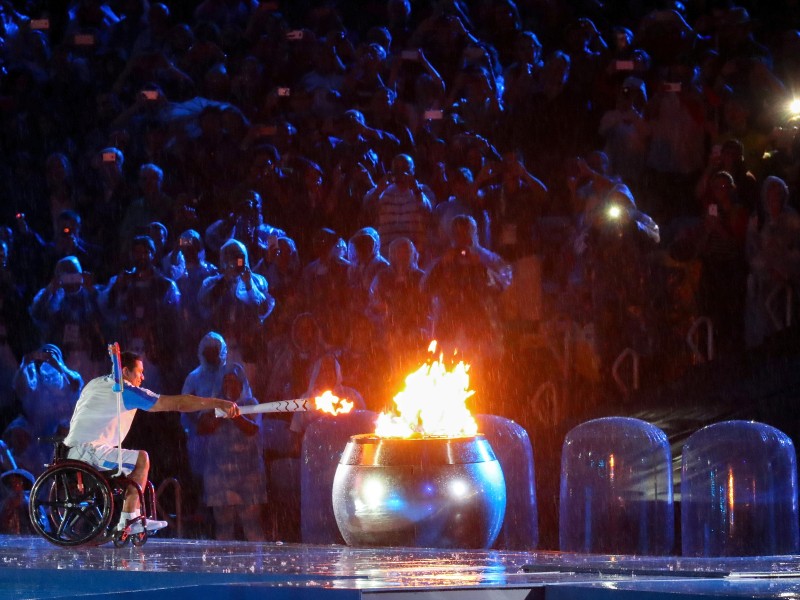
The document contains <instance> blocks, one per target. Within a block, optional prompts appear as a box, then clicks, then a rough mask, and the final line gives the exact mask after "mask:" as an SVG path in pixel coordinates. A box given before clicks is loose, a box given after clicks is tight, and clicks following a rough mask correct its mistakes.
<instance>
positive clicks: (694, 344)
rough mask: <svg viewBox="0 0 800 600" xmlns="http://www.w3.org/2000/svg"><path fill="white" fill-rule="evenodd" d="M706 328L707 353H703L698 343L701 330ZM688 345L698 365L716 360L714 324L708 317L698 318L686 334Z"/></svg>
mask: <svg viewBox="0 0 800 600" xmlns="http://www.w3.org/2000/svg"><path fill="white" fill-rule="evenodd" d="M703 326H705V328H706V347H705V353H703V352H701V350H700V345H699V341H698V337H699V333H698V332H699V331H700V328H701V327H703ZM686 343H687V344H688V346H689V350H691V351H692V358H694V359H695V360H696V361H697V362H698V363H705V362H710V361H712V360H714V323H712V322H711V319H709V318H708V317H697V318H696V319H695V320H694V322H693V323H692V325H691V326H690V327H689V332H688V333H687V334H686Z"/></svg>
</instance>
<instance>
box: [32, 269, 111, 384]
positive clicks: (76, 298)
mask: <svg viewBox="0 0 800 600" xmlns="http://www.w3.org/2000/svg"><path fill="white" fill-rule="evenodd" d="M30 312H31V316H32V317H33V319H34V323H35V324H36V326H37V327H38V329H39V332H40V334H41V337H42V339H45V340H50V341H51V342H53V343H55V344H57V345H58V346H59V347H60V348H61V349H62V350H63V353H64V355H65V357H66V360H65V362H66V364H67V365H68V366H69V367H70V368H71V369H73V370H75V371H78V372H79V373H81V375H83V376H84V377H86V378H87V379H91V378H93V377H95V376H97V375H99V373H100V370H101V369H102V364H101V361H102V358H103V331H102V329H103V318H102V315H101V313H100V308H99V306H98V304H97V289H96V288H95V286H94V279H93V277H92V274H91V273H84V272H83V269H82V267H81V263H80V261H79V260H78V258H77V257H75V256H67V257H65V258H62V259H61V260H59V261H58V263H57V264H56V266H55V270H54V274H53V278H52V279H51V280H50V283H48V284H47V286H46V287H44V288H42V289H41V290H39V293H37V294H36V297H35V298H34V299H33V304H32V305H31V310H30Z"/></svg>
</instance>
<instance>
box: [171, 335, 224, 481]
mask: <svg viewBox="0 0 800 600" xmlns="http://www.w3.org/2000/svg"><path fill="white" fill-rule="evenodd" d="M197 358H198V359H199V361H200V365H199V366H198V367H197V368H196V369H194V370H193V371H192V372H191V373H189V374H188V375H187V376H186V381H185V382H184V383H183V389H182V390H181V393H182V394H193V395H195V396H205V397H210V396H211V395H212V394H213V392H214V391H215V390H218V389H220V388H221V387H222V375H223V371H224V369H225V364H226V362H227V359H228V345H227V344H226V343H225V340H224V339H223V337H222V336H221V335H220V334H218V333H217V332H215V331H210V332H208V333H207V334H206V335H205V336H203V339H202V340H200V345H199V346H198V348H197ZM199 418H200V413H196V412H193V413H182V414H181V425H183V429H184V431H185V432H186V451H187V453H188V454H189V465H190V466H191V468H192V472H193V473H194V474H195V475H200V474H201V473H202V472H203V463H204V462H205V459H206V454H205V445H204V443H203V438H201V437H200V436H198V435H197V420H198V419H199Z"/></svg>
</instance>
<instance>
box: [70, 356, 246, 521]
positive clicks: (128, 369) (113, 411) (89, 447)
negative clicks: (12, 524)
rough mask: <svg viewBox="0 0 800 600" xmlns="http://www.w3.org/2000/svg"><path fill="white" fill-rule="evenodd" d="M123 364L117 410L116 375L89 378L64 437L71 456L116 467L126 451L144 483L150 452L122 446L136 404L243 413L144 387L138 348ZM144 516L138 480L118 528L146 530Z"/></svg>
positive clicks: (128, 466) (132, 472) (127, 466)
mask: <svg viewBox="0 0 800 600" xmlns="http://www.w3.org/2000/svg"><path fill="white" fill-rule="evenodd" d="M121 365H122V380H123V382H124V383H123V386H122V406H121V407H120V409H119V411H118V408H117V395H116V393H115V392H114V389H113V386H114V377H113V376H112V375H106V376H104V377H97V378H95V379H93V380H91V381H90V382H89V383H87V384H86V387H84V388H83V391H82V392H81V395H80V397H79V398H78V403H77V404H76V406H75V411H74V412H73V414H72V420H71V421H70V425H69V434H68V435H67V437H66V438H65V439H64V444H65V445H66V446H67V447H68V448H69V452H68V454H67V458H70V459H74V460H80V461H83V462H86V463H89V464H91V465H92V466H94V467H97V468H99V469H103V470H112V469H113V470H116V469H118V468H119V462H118V456H120V455H121V457H122V471H123V473H125V474H126V475H127V476H128V477H129V478H130V479H132V480H133V481H135V482H136V483H137V484H139V486H140V487H141V488H142V489H143V488H144V486H145V485H146V484H147V475H148V471H149V469H150V459H149V457H148V455H147V452H145V451H143V450H126V449H123V450H122V451H121V453H120V451H119V449H118V448H117V446H119V445H120V444H121V443H122V440H124V439H125V437H126V436H127V435H128V431H129V430H130V428H131V424H132V423H133V417H134V416H135V415H136V411H137V409H142V410H146V411H148V412H162V411H177V412H194V411H199V410H206V409H214V408H218V409H220V410H222V411H223V412H225V414H226V415H227V416H228V417H229V418H235V417H237V416H238V415H239V407H238V406H237V405H236V403H234V402H229V401H227V400H222V399H219V398H201V397H199V396H192V395H190V394H178V395H174V396H167V395H159V394H156V393H155V392H151V391H150V390H148V389H145V388H143V387H141V385H142V382H143V381H144V368H143V366H142V360H141V358H140V357H139V355H138V354H136V353H134V352H123V353H122V354H121ZM139 516H140V506H139V494H138V492H137V490H136V489H135V488H134V487H133V486H129V487H128V489H127V490H126V493H125V499H124V501H123V504H122V514H121V516H120V520H119V524H118V525H117V529H123V528H124V527H126V525H128V523H129V521H134V522H133V523H132V524H131V525H130V533H132V534H135V533H142V532H143V531H144V527H143V526H142V523H141V520H139V519H138V517H139ZM166 525H167V523H166V521H157V520H154V519H147V522H146V528H147V530H148V531H156V530H158V529H162V528H163V527H166Z"/></svg>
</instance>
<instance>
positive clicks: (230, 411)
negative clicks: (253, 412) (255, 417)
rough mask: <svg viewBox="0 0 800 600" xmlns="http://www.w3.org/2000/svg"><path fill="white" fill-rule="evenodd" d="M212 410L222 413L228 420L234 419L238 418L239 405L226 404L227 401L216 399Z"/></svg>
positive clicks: (233, 403)
mask: <svg viewBox="0 0 800 600" xmlns="http://www.w3.org/2000/svg"><path fill="white" fill-rule="evenodd" d="M214 408H215V409H217V410H221V411H222V412H224V413H225V416H226V417H227V418H228V419H235V418H236V417H238V416H239V405H238V404H236V403H235V402H228V401H227V400H221V399H219V398H217V399H216V400H215V404H214Z"/></svg>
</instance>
